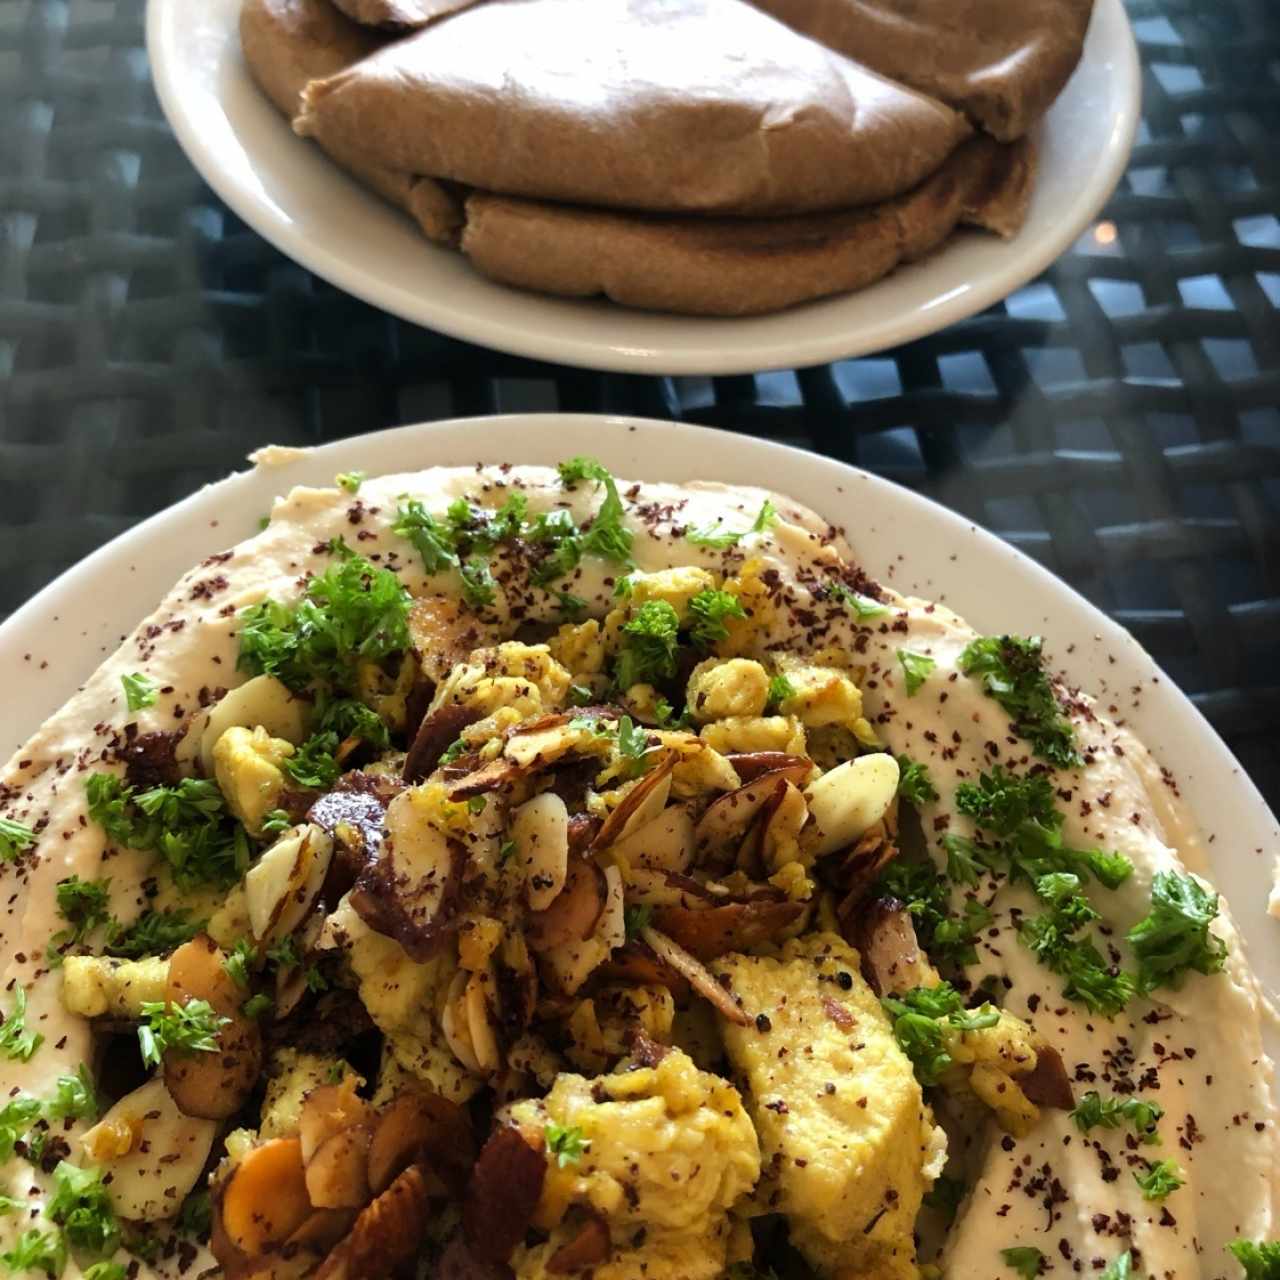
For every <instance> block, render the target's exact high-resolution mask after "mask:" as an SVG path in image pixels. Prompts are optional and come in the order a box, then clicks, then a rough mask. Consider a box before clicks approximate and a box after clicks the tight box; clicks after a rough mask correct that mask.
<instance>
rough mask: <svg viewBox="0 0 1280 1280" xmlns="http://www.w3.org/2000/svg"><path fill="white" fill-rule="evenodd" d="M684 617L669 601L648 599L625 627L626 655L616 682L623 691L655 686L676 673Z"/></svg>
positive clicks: (622, 657) (622, 659)
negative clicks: (643, 685)
mask: <svg viewBox="0 0 1280 1280" xmlns="http://www.w3.org/2000/svg"><path fill="white" fill-rule="evenodd" d="M679 631H680V618H679V616H678V615H677V613H676V611H675V610H674V609H673V608H672V607H671V605H669V604H668V603H667V602H666V601H665V600H646V601H645V603H644V604H642V605H641V606H640V608H639V609H637V610H636V614H635V617H633V618H632V619H631V621H630V622H625V623H623V625H622V646H623V647H622V652H621V653H620V654H619V655H618V663H617V668H616V671H615V676H614V678H615V680H616V682H617V685H618V688H619V689H624V690H625V689H629V688H631V686H632V685H633V684H651V683H653V682H654V681H655V680H667V679H670V678H671V677H672V676H674V675H675V673H676V646H677V644H678V643H679Z"/></svg>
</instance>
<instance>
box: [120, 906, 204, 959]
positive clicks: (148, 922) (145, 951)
mask: <svg viewBox="0 0 1280 1280" xmlns="http://www.w3.org/2000/svg"><path fill="white" fill-rule="evenodd" d="M190 916H191V912H190V911H188V910H187V909H186V908H185V907H183V908H180V909H178V910H176V911H151V910H148V911H144V912H143V913H142V915H140V916H139V917H138V919H137V920H135V921H134V922H133V924H131V925H127V926H126V925H122V924H120V922H119V921H116V920H113V921H112V922H111V924H110V925H109V926H108V929H107V947H106V950H107V953H108V954H109V955H113V956H122V957H124V958H125V959H131V960H136V959H139V958H140V957H142V956H164V955H168V954H169V952H171V951H175V950H177V948H178V947H180V946H182V944H183V943H184V942H190V941H191V939H192V938H194V937H195V936H196V934H197V933H199V932H200V931H201V930H202V929H203V928H204V926H205V923H206V922H205V921H204V920H192V919H190Z"/></svg>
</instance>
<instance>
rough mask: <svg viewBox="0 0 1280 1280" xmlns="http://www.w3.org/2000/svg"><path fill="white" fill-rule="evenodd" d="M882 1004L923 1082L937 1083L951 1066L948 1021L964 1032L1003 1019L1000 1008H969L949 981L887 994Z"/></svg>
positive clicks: (918, 1077)
mask: <svg viewBox="0 0 1280 1280" xmlns="http://www.w3.org/2000/svg"><path fill="white" fill-rule="evenodd" d="M880 1003H881V1004H882V1005H883V1006H884V1008H885V1011H886V1012H887V1013H888V1014H889V1016H890V1017H891V1018H892V1019H893V1034H894V1036H895V1037H896V1039H897V1041H898V1044H899V1045H900V1046H901V1048H902V1051H903V1053H905V1054H906V1055H907V1057H908V1058H909V1059H910V1060H911V1065H912V1067H913V1068H914V1069H915V1073H916V1078H917V1079H918V1080H919V1081H920V1083H921V1084H923V1085H931V1084H937V1083H938V1081H939V1079H940V1078H941V1077H942V1075H943V1073H944V1072H945V1071H946V1070H947V1068H948V1067H950V1066H951V1055H950V1054H949V1053H948V1052H947V1051H946V1049H945V1048H944V1047H943V1035H942V1029H943V1024H944V1023H947V1024H949V1025H951V1026H952V1027H955V1028H956V1029H957V1030H960V1031H980V1030H982V1029H983V1028H985V1027H994V1026H995V1025H996V1023H997V1022H999V1021H1000V1013H999V1011H998V1010H997V1009H995V1008H993V1007H992V1006H991V1005H989V1004H984V1005H982V1006H981V1007H980V1008H978V1009H966V1008H965V1007H964V1002H963V1001H962V1000H961V999H960V993H959V992H958V991H956V989H955V988H954V987H953V986H952V985H951V984H950V983H949V982H940V983H939V984H938V985H937V986H936V987H915V988H914V989H913V990H911V991H908V992H906V993H905V994H903V995H900V996H886V997H884V999H882V1000H881V1001H880Z"/></svg>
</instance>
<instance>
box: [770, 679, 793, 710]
mask: <svg viewBox="0 0 1280 1280" xmlns="http://www.w3.org/2000/svg"><path fill="white" fill-rule="evenodd" d="M795 696H796V687H795V685H793V684H792V683H791V681H790V680H788V679H787V677H786V676H784V675H776V676H773V677H772V678H771V679H770V681H769V698H768V701H767V702H766V703H765V709H766V710H776V709H777V708H778V707H780V706H781V705H782V704H783V703H784V702H786V700H787V699H788V698H794V697H795Z"/></svg>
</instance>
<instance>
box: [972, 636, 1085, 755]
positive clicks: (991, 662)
mask: <svg viewBox="0 0 1280 1280" xmlns="http://www.w3.org/2000/svg"><path fill="white" fill-rule="evenodd" d="M1042 647H1043V642H1042V641H1041V639H1040V637H1039V636H1029V637H1028V636H983V637H981V638H980V639H978V640H974V641H973V642H972V643H970V644H969V646H968V647H967V648H966V649H965V651H964V652H963V653H962V654H961V655H960V660H959V663H958V665H959V667H960V670H961V671H963V672H964V673H965V675H968V676H974V677H977V678H979V679H980V680H981V682H982V687H983V691H984V692H985V693H986V694H987V695H988V696H989V697H992V698H994V699H995V700H996V701H997V702H998V703H999V704H1000V706H1001V707H1003V708H1004V710H1005V711H1006V712H1007V713H1008V714H1009V715H1010V716H1011V717H1012V719H1013V727H1014V730H1015V731H1016V732H1017V734H1018V736H1019V737H1020V738H1025V739H1026V740H1027V741H1028V742H1030V743H1031V746H1032V749H1033V750H1034V751H1035V753H1036V755H1038V756H1040V757H1041V759H1043V760H1048V761H1049V763H1050V764H1055V765H1057V766H1058V767H1059V768H1062V769H1070V768H1076V767H1077V766H1079V765H1081V764H1082V763H1083V761H1082V759H1081V757H1080V753H1079V752H1078V751H1077V750H1076V735H1075V730H1074V729H1073V728H1072V727H1071V721H1070V720H1068V719H1067V717H1066V716H1065V715H1064V714H1063V712H1062V708H1061V706H1059V704H1058V699H1057V697H1056V695H1055V694H1054V691H1053V686H1052V684H1050V682H1049V677H1048V676H1047V675H1046V674H1045V671H1044V659H1043V654H1042Z"/></svg>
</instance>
